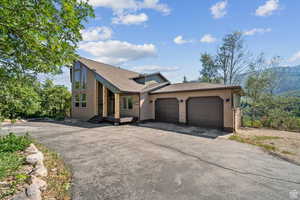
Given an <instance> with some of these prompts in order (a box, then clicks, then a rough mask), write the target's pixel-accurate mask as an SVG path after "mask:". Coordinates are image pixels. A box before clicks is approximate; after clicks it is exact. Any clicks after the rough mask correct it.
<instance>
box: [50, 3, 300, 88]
mask: <svg viewBox="0 0 300 200" xmlns="http://www.w3.org/2000/svg"><path fill="white" fill-rule="evenodd" d="M89 4H90V5H92V6H93V8H94V10H95V15H96V17H95V18H93V19H92V18H91V19H89V20H88V22H86V23H85V24H84V25H85V29H83V30H82V31H81V33H82V36H83V41H82V42H80V44H79V48H78V54H79V55H80V56H83V57H86V58H90V59H93V60H97V61H100V62H104V63H108V64H112V65H114V66H118V67H122V68H126V69H129V70H134V71H137V72H141V73H151V72H156V71H160V72H162V74H164V75H165V76H166V77H167V78H168V79H169V80H170V81H171V82H173V83H176V82H182V81H183V76H186V77H187V79H188V80H194V79H197V78H198V77H199V71H200V70H201V63H200V61H199V59H200V55H201V53H204V52H208V53H211V54H215V52H216V50H217V48H218V46H220V44H221V42H222V38H223V37H224V36H225V35H226V34H228V33H231V32H234V31H241V32H242V33H243V36H244V39H245V46H246V49H247V50H249V51H250V52H251V53H252V54H256V55H258V54H259V53H261V52H264V53H265V54H266V56H267V57H269V58H271V57H274V56H280V57H281V61H282V63H281V64H282V65H284V66H293V65H298V64H300V13H299V12H300V1H299V0H89ZM54 79H55V81H56V83H58V84H64V85H67V84H69V72H68V70H66V69H65V70H64V73H63V74H62V75H59V76H56V77H54Z"/></svg>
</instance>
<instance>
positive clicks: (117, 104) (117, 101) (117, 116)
mask: <svg viewBox="0 0 300 200" xmlns="http://www.w3.org/2000/svg"><path fill="white" fill-rule="evenodd" d="M115 119H120V94H119V93H115Z"/></svg>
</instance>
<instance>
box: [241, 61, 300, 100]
mask: <svg viewBox="0 0 300 200" xmlns="http://www.w3.org/2000/svg"><path fill="white" fill-rule="evenodd" d="M271 70H274V71H276V72H277V74H278V78H279V84H278V88H277V89H276V90H275V94H278V95H284V96H300V65H299V66H294V67H276V68H272V69H271ZM247 77H248V74H243V75H241V77H240V80H241V85H242V86H244V85H245V81H246V80H247Z"/></svg>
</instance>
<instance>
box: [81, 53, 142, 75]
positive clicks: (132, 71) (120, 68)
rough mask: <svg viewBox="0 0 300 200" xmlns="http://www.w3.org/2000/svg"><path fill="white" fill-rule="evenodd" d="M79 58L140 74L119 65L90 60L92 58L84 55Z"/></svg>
mask: <svg viewBox="0 0 300 200" xmlns="http://www.w3.org/2000/svg"><path fill="white" fill-rule="evenodd" d="M80 59H86V60H89V61H92V62H96V63H99V64H102V65H106V66H107V67H112V68H116V69H120V70H124V71H128V72H131V73H136V74H138V75H140V73H138V72H135V71H132V70H129V69H124V68H121V67H118V66H113V65H111V64H107V63H103V62H99V61H96V60H92V59H89V58H85V57H82V56H80Z"/></svg>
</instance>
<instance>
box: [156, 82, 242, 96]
mask: <svg viewBox="0 0 300 200" xmlns="http://www.w3.org/2000/svg"><path fill="white" fill-rule="evenodd" d="M217 89H241V87H240V86H227V85H223V84H212V83H176V84H171V85H167V86H166V87H163V88H160V89H158V90H155V91H153V92H151V94H159V93H170V92H183V91H199V90H217Z"/></svg>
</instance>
